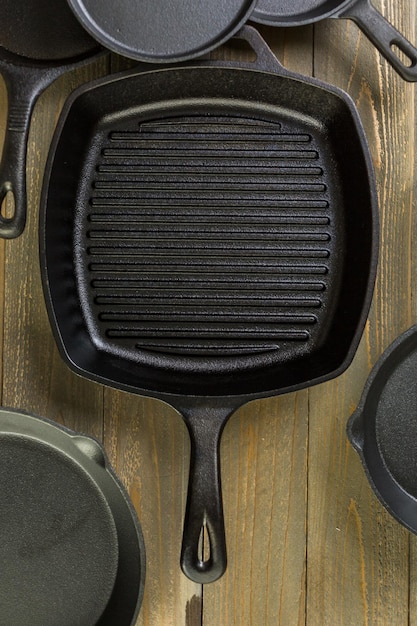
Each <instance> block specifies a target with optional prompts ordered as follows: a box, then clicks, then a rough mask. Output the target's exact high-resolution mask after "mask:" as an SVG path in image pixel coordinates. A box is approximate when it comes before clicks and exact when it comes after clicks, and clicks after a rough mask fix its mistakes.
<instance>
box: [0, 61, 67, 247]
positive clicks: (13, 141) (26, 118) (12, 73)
mask: <svg viewBox="0 0 417 626" xmlns="http://www.w3.org/2000/svg"><path fill="white" fill-rule="evenodd" d="M0 72H1V74H2V76H3V78H4V80H5V83H6V87H7V95H8V114H7V126H6V135H5V139H4V145H3V154H2V158H1V163H0V207H1V206H2V204H3V202H4V200H5V198H6V196H7V194H8V193H12V194H13V199H14V213H13V215H12V217H5V216H4V215H1V212H0V237H3V238H4V239H14V238H16V237H18V236H19V235H21V233H22V232H23V230H24V228H25V223H26V152H27V144H28V137H29V128H30V120H31V117H32V111H33V107H34V105H35V102H36V100H37V99H38V97H39V95H40V94H41V93H42V91H43V90H44V89H45V88H46V87H47V86H48V85H49V84H50V82H52V80H53V79H54V78H55V77H56V72H55V71H52V72H49V71H47V70H43V69H37V68H36V69H33V68H29V67H26V66H18V65H9V64H8V63H4V64H1V65H0Z"/></svg>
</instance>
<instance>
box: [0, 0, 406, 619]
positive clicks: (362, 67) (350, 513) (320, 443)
mask: <svg viewBox="0 0 417 626" xmlns="http://www.w3.org/2000/svg"><path fill="white" fill-rule="evenodd" d="M374 4H375V5H376V6H377V7H378V8H379V9H380V10H381V12H383V13H384V15H385V16H386V17H387V18H388V19H389V20H390V21H391V22H392V23H393V24H395V25H396V27H397V28H398V29H399V30H401V31H402V32H404V33H405V34H406V35H407V36H408V38H409V39H410V40H411V41H414V42H417V5H416V3H415V0H374ZM260 30H261V32H262V33H263V35H264V37H265V38H266V40H267V42H268V43H269V45H270V46H271V47H272V49H273V50H274V52H275V54H276V55H277V57H278V58H279V59H280V60H281V61H282V62H283V63H284V65H285V66H286V67H288V68H291V69H293V70H297V71H299V72H302V73H304V74H307V75H314V76H316V77H319V78H321V79H323V80H326V81H328V82H330V83H333V84H336V85H338V86H340V87H342V88H343V89H345V90H347V91H348V92H349V93H350V94H351V96H352V97H353V100H354V101H355V103H356V105H357V106H358V109H359V112H360V115H361V118H362V121H363V124H364V126H365V130H366V134H367V137H368V140H369V144H370V149H371V153H372V158H373V162H374V166H375V172H376V178H377V187H378V195H379V202H380V215H381V223H380V232H381V248H380V261H379V269H378V275H377V282H376V288H375V293H374V298H373V304H372V308H371V311H370V315H369V319H368V321H367V324H366V329H365V332H364V336H363V338H362V341H361V344H360V347H359V350H358V352H357V354H356V356H355V359H354V361H353V363H352V365H351V366H350V367H349V368H348V370H347V371H346V372H345V373H344V374H343V375H342V376H340V377H339V378H337V379H335V380H333V381H331V382H328V383H325V384H322V385H319V386H317V387H314V388H311V389H308V390H304V391H301V392H298V393H292V394H287V395H285V396H281V397H275V398H270V399H264V400H259V401H255V402H252V403H250V404H248V405H246V406H245V407H243V408H242V409H241V410H239V411H238V412H237V413H236V414H235V415H234V416H233V417H232V419H231V420H230V421H229V423H228V425H227V426H226V429H225V432H224V435H223V440H222V446H221V458H222V477H223V492H224V494H223V495H224V507H225V518H226V533H227V546H228V556H229V563H228V569H227V573H226V574H225V576H224V577H223V578H221V579H220V580H219V581H217V582H215V583H213V584H210V585H206V586H204V587H202V586H200V585H197V584H194V583H192V582H191V581H189V580H188V579H187V578H186V577H185V576H184V575H183V574H182V572H181V570H180V567H179V553H180V546H181V535H182V523H183V515H184V507H185V497H186V489H187V476H188V462H189V440H188V435H187V432H186V429H185V426H184V425H183V423H182V420H181V418H180V417H179V415H178V414H177V413H176V412H175V411H174V410H173V409H171V408H170V407H168V406H167V405H165V404H163V403H162V402H159V401H156V400H152V399H146V398H142V397H137V396H134V395H131V394H128V393H123V392H118V391H115V390H112V389H108V388H104V387H102V386H100V385H98V384H95V383H92V382H88V381H86V380H83V379H82V378H80V377H78V376H76V375H75V374H73V373H71V372H70V371H69V370H68V369H67V367H66V366H65V365H64V364H63V362H62V361H61V358H60V356H59V355H58V352H57V349H56V347H55V344H54V340H53V337H52V333H51V330H50V326H49V323H48V319H47V316H46V312H45V306H44V302H43V296H42V290H41V283H40V273H39V263H38V232H37V229H38V219H37V218H38V208H39V199H40V187H41V182H42V175H43V169H44V165H45V159H46V156H47V151H48V146H49V142H50V139H51V136H52V133H53V129H54V125H55V123H56V121H57V117H58V114H59V111H60V109H61V107H62V104H63V102H64V100H65V98H66V96H67V94H68V93H69V92H70V91H71V90H72V89H73V88H74V87H75V86H76V85H78V84H80V83H82V82H84V81H86V80H88V79H91V78H93V77H97V76H100V75H103V74H105V73H106V72H108V70H109V69H110V67H109V63H111V65H112V69H115V68H116V67H122V63H120V60H119V59H116V58H115V57H112V58H111V61H110V62H109V61H107V60H103V59H102V60H100V61H99V62H97V63H96V64H95V65H93V66H90V67H88V68H87V69H83V70H79V71H77V72H73V73H71V74H69V75H67V76H65V77H63V78H62V79H59V80H58V81H57V82H56V83H55V84H54V85H53V86H52V87H51V88H49V89H48V90H47V91H46V92H45V93H44V94H43V95H42V97H41V99H40V100H39V102H38V105H37V106H36V110H35V113H34V117H33V123H32V127H31V133H30V140H29V149H28V170H27V174H28V197H29V216H28V223H27V227H26V230H25V233H24V234H23V236H21V237H20V238H19V239H17V240H14V241H7V242H3V241H2V242H1V243H0V268H1V269H0V308H1V311H2V312H3V317H2V320H3V323H2V324H0V350H1V357H2V358H1V360H0V374H2V378H1V380H2V386H1V402H2V404H3V405H4V406H8V407H15V408H20V409H25V410H27V411H31V412H34V413H36V414H39V415H43V416H47V417H49V418H52V419H54V420H57V421H58V422H60V423H63V424H65V425H67V426H68V427H71V428H74V429H75V430H79V431H82V432H85V433H90V434H93V435H95V436H96V437H98V438H99V439H101V440H102V441H103V442H104V445H105V447H106V450H107V452H108V455H109V458H110V460H111V462H112V464H113V465H114V467H115V469H116V471H117V473H118V475H119V476H120V477H121V478H122V480H123V482H124V484H125V485H126V487H127V489H128V490H129V493H130V496H131V498H132V500H133V503H134V505H135V507H136V509H137V512H138V514H139V518H140V520H141V524H142V528H143V533H144V538H145V543H146V548H147V577H146V587H145V595H144V602H143V605H142V609H141V612H140V615H139V619H138V622H137V624H138V625H145V624H146V625H152V626H168V625H173V626H179V625H181V624H186V625H188V626H197V625H200V624H204V625H205V626H219V625H222V626H232V625H235V626H249V625H251V626H278V625H280V626H296V625H297V626H299V625H301V624H306V625H308V626H326V625H328V626H339V625H343V626H347V625H349V626H360V625H364V626H376V625H384V626H406V625H411V626H412V625H417V601H416V598H417V541H416V539H415V537H414V536H413V535H411V534H410V533H408V532H407V531H406V530H405V529H404V528H403V527H402V526H400V525H399V524H398V523H397V522H395V521H394V520H393V519H392V518H391V517H390V516H389V515H388V513H387V512H386V511H385V509H383V508H382V506H381V505H380V504H379V502H378V501H377V499H376V497H375V496H374V494H373V492H372V490H371V488H370V487H369V485H368V482H367V480H366V478H365V475H364V472H363V470H362V467H361V464H360V461H359V459H358V457H357V455H356V453H355V452H354V451H353V450H352V448H351V447H350V444H349V443H348V441H347V438H346V435H345V427H346V421H347V419H348V417H349V415H350V414H351V413H352V411H353V410H354V409H355V407H356V405H357V402H358V400H359V397H360V394H361V391H362V388H363V385H364V383H365V381H366V378H367V376H368V373H369V371H370V369H371V367H372V365H373V364H374V363H375V362H376V360H377V359H378V357H379V356H380V355H381V353H382V352H383V350H384V349H385V348H386V347H387V346H388V345H389V343H390V342H391V341H392V340H393V339H395V337H396V336H397V335H398V334H399V333H400V332H402V331H404V330H405V329H406V328H408V327H409V326H411V325H412V324H413V323H415V322H417V299H416V291H415V284H416V278H415V277H416V276H417V272H416V263H417V258H416V256H417V255H416V254H415V248H416V246H415V243H414V237H416V240H417V233H416V232H415V228H416V218H415V215H417V213H416V207H415V204H416V202H417V171H416V167H415V133H416V119H417V115H416V113H417V110H416V103H415V93H416V91H415V90H416V88H417V87H415V86H414V85H413V84H408V83H406V82H404V81H403V80H402V79H401V78H400V77H399V76H397V75H396V74H395V72H394V71H393V70H392V68H391V67H390V66H389V65H388V64H387V63H386V62H385V61H384V60H383V59H382V58H381V57H380V55H379V53H378V52H377V51H376V50H375V48H374V47H373V46H372V45H371V44H370V43H369V41H368V40H367V39H366V38H365V36H364V35H363V34H361V32H360V30H359V29H358V28H357V26H356V25H355V24H354V23H353V22H351V21H348V20H327V21H325V22H321V23H319V24H316V25H315V26H314V27H313V26H307V27H303V28H295V29H285V30H278V29H272V28H260ZM221 54H223V52H222V53H221ZM224 54H228V55H229V57H230V56H232V58H233V56H237V53H236V52H235V51H232V52H230V51H229V50H226V51H225V53H224ZM242 54H243V53H242ZM6 107H7V98H6V91H5V88H4V85H3V83H1V85H0V112H1V118H0V119H1V126H0V131H1V137H2V136H3V133H4V128H5V121H6ZM0 621H1V618H0ZM115 626H117V625H115Z"/></svg>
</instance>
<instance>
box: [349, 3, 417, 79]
mask: <svg viewBox="0 0 417 626" xmlns="http://www.w3.org/2000/svg"><path fill="white" fill-rule="evenodd" d="M339 17H347V18H350V19H352V20H354V21H355V22H356V23H357V24H358V26H359V28H360V29H361V30H362V31H363V32H364V33H365V35H366V36H367V37H368V39H369V40H370V41H372V43H373V44H374V45H375V46H376V48H377V49H378V50H379V51H380V53H381V54H382V55H383V56H384V57H385V58H386V59H387V61H388V62H389V63H390V64H391V65H392V67H393V68H394V69H395V70H396V71H397V72H398V74H399V75H400V76H401V77H402V78H403V79H404V80H407V81H409V82H416V81H417V49H416V48H415V47H414V46H413V45H412V44H411V43H410V42H409V41H408V40H407V39H406V38H405V37H404V36H403V35H402V34H401V33H400V32H399V31H398V30H397V29H396V28H394V26H393V25H392V24H390V23H389V22H388V21H387V20H386V19H385V17H384V16H383V15H381V13H380V12H379V11H378V10H377V9H376V8H375V7H374V6H373V5H372V4H371V2H370V0H357V1H356V2H354V4H353V5H352V6H350V7H349V8H348V9H347V10H346V11H344V12H343V13H341V14H339ZM394 46H396V47H397V48H398V49H399V50H401V52H403V53H404V55H405V56H406V57H407V58H408V59H409V63H408V64H407V63H405V62H403V61H402V60H401V59H400V57H399V56H398V54H397V53H396V51H395V48H394Z"/></svg>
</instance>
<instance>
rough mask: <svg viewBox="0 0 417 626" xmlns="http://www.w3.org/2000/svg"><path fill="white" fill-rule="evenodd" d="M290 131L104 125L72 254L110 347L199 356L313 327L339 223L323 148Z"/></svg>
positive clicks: (203, 120)
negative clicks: (81, 241) (78, 252)
mask: <svg viewBox="0 0 417 626" xmlns="http://www.w3.org/2000/svg"><path fill="white" fill-rule="evenodd" d="M291 131H293V129H286V128H283V127H282V124H280V123H277V122H276V123H274V122H270V121H263V120H259V119H250V118H242V117H236V118H233V117H232V118H225V117H223V118H222V117H219V116H216V115H214V116H209V115H196V116H192V117H188V118H184V117H178V118H172V119H164V120H153V121H150V122H144V123H142V124H139V127H138V130H137V131H135V130H128V131H119V132H116V131H112V132H111V133H109V135H108V138H107V141H106V142H105V143H104V146H103V148H102V154H101V159H100V161H99V162H98V164H97V167H96V170H95V172H94V175H93V180H92V181H91V195H90V197H89V199H88V201H89V204H90V205H91V209H90V212H89V214H88V216H85V214H83V217H84V220H85V223H84V225H83V230H84V237H85V240H86V247H85V257H83V258H80V261H79V265H80V266H81V267H83V268H88V272H85V273H84V276H83V279H85V280H86V283H87V284H88V288H87V289H86V291H87V293H89V298H88V305H89V307H90V311H89V313H88V314H87V316H88V317H90V316H91V317H92V318H94V319H95V320H97V325H98V332H99V333H100V334H102V336H103V341H104V342H108V343H110V344H111V346H112V348H113V349H114V351H115V352H116V353H117V350H118V346H120V347H121V348H122V349H127V350H129V351H130V353H131V356H132V358H140V357H139V356H138V355H137V351H143V350H145V351H149V352H158V353H160V354H168V355H169V354H175V355H177V356H180V355H181V356H187V357H192V366H193V367H200V368H204V367H205V366H206V367H210V359H212V358H216V359H219V358H220V359H222V358H223V357H227V356H229V355H230V356H233V357H234V356H237V355H240V356H241V357H243V356H246V355H248V356H250V357H252V355H253V354H262V353H266V352H271V351H277V350H280V349H281V346H283V345H286V344H288V343H294V344H297V345H298V346H299V347H298V348H296V349H299V350H300V351H301V352H302V351H303V350H305V349H306V344H307V343H308V342H309V341H310V339H311V337H313V339H314V333H315V327H316V326H317V320H318V318H320V317H321V316H323V315H324V312H325V311H326V309H327V306H329V300H331V299H332V296H333V297H334V292H333V291H332V289H328V288H327V283H329V280H328V277H329V267H328V263H329V257H330V255H331V249H332V248H334V247H335V245H337V241H338V233H337V232H333V230H334V229H333V224H332V216H331V208H330V196H331V195H332V194H331V190H329V182H328V180H327V177H326V174H325V164H324V163H323V161H322V159H321V158H320V153H319V149H318V147H317V146H316V145H315V142H314V139H313V137H312V136H311V135H310V134H308V133H305V132H303V133H301V132H300V133H294V132H291ZM330 186H331V181H330ZM339 245H340V242H339ZM80 274H81V271H80ZM337 288H338V287H337V285H336V286H335V289H337ZM197 360H198V361H199V362H198V363H197Z"/></svg>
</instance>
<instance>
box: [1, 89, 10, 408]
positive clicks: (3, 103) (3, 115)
mask: <svg viewBox="0 0 417 626" xmlns="http://www.w3.org/2000/svg"><path fill="white" fill-rule="evenodd" d="M6 112H7V93H6V85H5V84H4V81H3V79H2V78H0V146H2V145H3V141H4V133H5V130H6V119H7V114H6ZM7 210H8V205H7V202H6V203H4V205H3V206H2V207H0V211H1V213H2V214H3V215H7ZM5 251H6V242H5V241H4V240H0V381H2V380H3V338H4V292H5V284H4V281H5V265H6V257H5ZM2 391H3V389H2V385H1V384H0V404H1V403H2Z"/></svg>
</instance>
